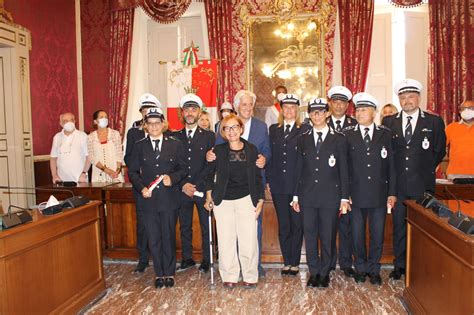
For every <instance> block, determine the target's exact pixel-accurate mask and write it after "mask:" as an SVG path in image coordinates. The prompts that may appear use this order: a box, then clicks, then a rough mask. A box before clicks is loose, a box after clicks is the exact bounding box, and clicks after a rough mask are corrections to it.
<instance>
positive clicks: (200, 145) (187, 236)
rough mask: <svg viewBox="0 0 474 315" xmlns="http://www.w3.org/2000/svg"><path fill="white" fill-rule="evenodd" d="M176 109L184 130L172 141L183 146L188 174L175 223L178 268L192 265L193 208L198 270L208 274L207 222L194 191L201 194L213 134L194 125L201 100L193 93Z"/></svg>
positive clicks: (201, 199)
mask: <svg viewBox="0 0 474 315" xmlns="http://www.w3.org/2000/svg"><path fill="white" fill-rule="evenodd" d="M179 106H180V107H181V110H182V117H183V119H184V123H185V128H183V129H182V130H180V131H177V132H175V133H174V134H173V135H174V137H175V138H177V139H179V140H181V142H182V143H183V147H184V157H185V159H186V161H187V163H188V171H189V172H188V175H187V177H186V178H185V179H184V180H183V183H182V185H183V189H182V193H181V208H180V209H179V224H180V229H181V244H182V249H183V252H182V255H183V259H182V262H181V266H180V269H181V270H184V269H187V268H190V267H192V266H194V265H195V264H196V263H195V262H194V260H193V257H192V254H193V247H192V241H193V212H194V205H196V208H197V212H198V215H199V222H200V226H201V238H202V255H203V257H202V262H201V265H200V266H199V271H201V272H207V271H209V261H210V256H209V223H208V213H207V211H206V209H204V201H205V200H204V199H203V198H201V197H194V193H195V192H205V187H204V185H205V180H206V176H207V173H208V171H209V170H210V169H209V167H208V164H207V162H206V152H207V151H208V150H210V149H211V148H212V147H213V146H214V142H215V139H216V137H215V135H214V133H213V132H212V131H209V130H205V129H202V128H201V127H199V126H198V125H197V123H198V120H199V115H200V114H201V108H202V106H203V103H202V100H201V98H200V97H199V96H197V95H195V94H192V93H190V94H186V95H185V96H183V97H182V98H181V101H180V103H179Z"/></svg>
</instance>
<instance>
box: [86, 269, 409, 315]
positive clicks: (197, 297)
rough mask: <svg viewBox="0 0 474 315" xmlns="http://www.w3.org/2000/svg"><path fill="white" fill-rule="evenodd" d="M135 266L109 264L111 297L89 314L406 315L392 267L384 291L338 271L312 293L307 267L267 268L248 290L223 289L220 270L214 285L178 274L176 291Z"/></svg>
mask: <svg viewBox="0 0 474 315" xmlns="http://www.w3.org/2000/svg"><path fill="white" fill-rule="evenodd" d="M133 268H134V265H133V264H131V263H126V262H105V263H104V269H105V275H106V287H107V293H106V295H105V296H104V297H103V298H102V299H101V300H99V301H98V302H97V303H96V304H94V305H92V306H91V307H90V308H89V309H88V310H87V311H85V314H196V313H199V314H215V313H221V314H406V311H405V309H404V307H403V305H402V303H401V301H400V298H401V294H402V291H403V288H404V282H403V281H393V280H389V279H388V274H389V272H390V269H383V270H382V273H381V275H382V280H383V284H382V286H380V287H377V286H373V285H371V284H370V283H369V282H368V281H366V283H363V284H356V283H355V282H354V280H353V279H347V278H345V277H344V274H343V272H342V271H340V270H336V271H335V272H333V273H332V274H331V284H330V287H329V288H327V289H309V288H306V281H307V277H308V272H307V269H305V268H303V269H302V270H301V273H300V275H298V276H297V277H293V278H289V277H284V278H282V276H281V275H280V269H279V268H278V266H277V265H268V266H265V269H266V273H267V274H266V277H265V278H264V279H261V280H260V282H259V284H258V287H257V288H256V289H253V290H246V289H243V288H235V289H226V288H224V287H223V286H222V283H221V281H220V278H219V276H218V274H217V272H215V273H214V275H216V277H215V279H216V284H215V285H214V286H211V285H210V274H209V273H208V274H201V273H200V272H198V270H197V268H191V269H189V270H186V271H184V272H181V273H178V274H177V275H176V285H175V287H174V288H171V289H168V288H162V289H155V287H154V286H153V282H154V273H153V269H152V268H147V270H146V271H145V272H144V273H143V274H138V275H136V274H132V272H131V271H132V270H133Z"/></svg>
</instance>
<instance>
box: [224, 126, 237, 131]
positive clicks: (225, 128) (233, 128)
mask: <svg viewBox="0 0 474 315" xmlns="http://www.w3.org/2000/svg"><path fill="white" fill-rule="evenodd" d="M222 130H224V131H225V132H230V131H231V130H232V131H239V130H240V125H233V126H224V127H223V128H222Z"/></svg>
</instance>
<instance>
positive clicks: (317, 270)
mask: <svg viewBox="0 0 474 315" xmlns="http://www.w3.org/2000/svg"><path fill="white" fill-rule="evenodd" d="M301 212H302V214H303V231H304V240H305V242H306V260H307V262H308V268H309V272H310V274H311V275H317V274H319V275H321V276H326V275H328V274H329V268H330V265H331V257H332V251H333V247H332V244H333V242H334V238H335V235H336V233H335V230H336V222H337V209H334V208H313V207H302V210H301ZM318 240H319V241H320V244H321V255H319V246H318Z"/></svg>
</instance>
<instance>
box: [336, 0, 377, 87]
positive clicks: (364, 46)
mask: <svg viewBox="0 0 474 315" xmlns="http://www.w3.org/2000/svg"><path fill="white" fill-rule="evenodd" d="M337 3H338V11H339V30H340V34H341V60H342V84H343V85H344V86H345V87H347V88H348V89H349V90H351V91H352V93H353V94H355V93H358V92H363V91H364V90H365V84H366V82H367V72H368V70H369V60H370V44H371V42H372V27H373V22H374V1H373V0H338V2H337Z"/></svg>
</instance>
